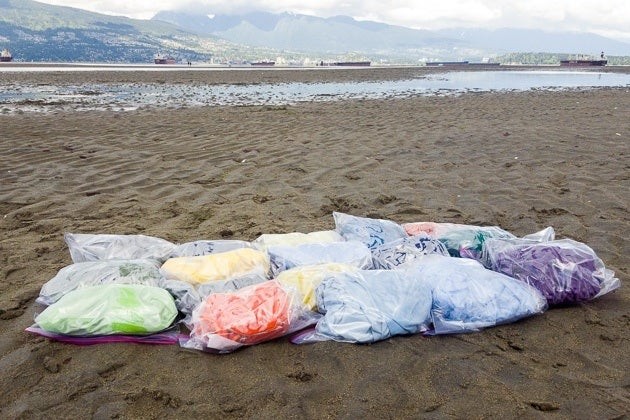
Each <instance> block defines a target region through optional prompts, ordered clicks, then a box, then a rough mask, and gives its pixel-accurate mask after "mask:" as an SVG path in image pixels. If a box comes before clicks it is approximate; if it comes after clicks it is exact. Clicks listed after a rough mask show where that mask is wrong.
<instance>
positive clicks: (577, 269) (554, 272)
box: [483, 239, 620, 305]
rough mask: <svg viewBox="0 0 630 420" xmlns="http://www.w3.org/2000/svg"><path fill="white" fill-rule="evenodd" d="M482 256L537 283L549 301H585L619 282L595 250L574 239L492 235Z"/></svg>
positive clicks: (492, 266) (506, 271) (490, 263)
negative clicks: (502, 238)
mask: <svg viewBox="0 0 630 420" xmlns="http://www.w3.org/2000/svg"><path fill="white" fill-rule="evenodd" d="M483 259H484V261H485V263H486V265H487V267H488V268H490V269H491V270H494V271H497V272H500V273H504V274H506V275H508V276H512V277H514V278H516V279H518V280H521V281H523V282H525V283H527V284H530V285H532V286H534V287H535V288H536V289H538V290H539V291H540V292H541V293H542V294H543V296H544V297H545V298H546V299H547V302H548V303H549V304H550V305H561V304H571V303H577V302H584V301H587V300H591V299H593V298H595V297H599V296H601V295H603V294H605V293H608V292H610V291H612V290H614V289H616V288H618V287H619V285H620V283H619V279H617V278H615V273H614V272H613V271H611V270H608V269H606V268H605V266H604V263H603V261H602V260H601V259H600V258H599V257H597V255H596V254H595V251H593V250H592V249H591V248H589V247H588V246H587V245H585V244H583V243H580V242H576V241H573V240H571V239H561V240H557V241H549V242H534V241H528V240H525V239H515V240H499V239H492V240H489V241H487V242H486V244H485V246H484V258H483Z"/></svg>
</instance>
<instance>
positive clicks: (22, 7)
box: [0, 0, 630, 64]
mask: <svg viewBox="0 0 630 420" xmlns="http://www.w3.org/2000/svg"><path fill="white" fill-rule="evenodd" d="M1 48H9V49H10V50H11V51H12V53H13V55H14V57H15V60H16V61H61V62H65V61H74V62H130V63H135V62H151V60H152V58H153V56H154V54H156V53H157V52H160V53H164V54H169V55H173V56H174V57H176V58H177V59H179V60H182V61H186V60H192V61H203V62H207V61H210V60H213V61H215V62H217V61H218V62H229V61H236V62H244V61H248V60H254V61H255V60H259V59H263V58H264V59H277V58H281V59H284V60H286V61H287V62H289V61H297V62H304V61H307V60H316V61H319V60H328V59H342V60H343V59H347V58H350V59H356V58H361V59H369V60H372V61H383V62H390V63H408V64H414V63H416V64H417V63H418V62H420V61H426V60H479V59H481V58H483V57H496V56H498V55H502V54H506V53H513V52H534V53H535V52H550V53H556V54H565V55H568V54H580V53H588V54H599V52H600V51H605V52H606V54H608V55H619V56H630V44H629V43H625V42H620V41H616V40H612V39H609V38H604V37H602V36H598V35H594V34H590V33H556V32H545V31H537V30H523V29H509V28H506V29H499V30H488V29H457V28H455V29H448V30H440V31H428V30H417V29H411V28H406V27H401V26H395V25H388V24H384V23H378V22H370V21H358V20H355V19H353V18H351V17H348V16H334V17H330V18H320V17H315V16H307V15H300V14H293V13H278V14H272V13H267V12H254V13H247V14H242V15H216V16H213V15H210V16H208V15H205V14H195V13H190V12H188V13H186V12H178V11H163V12H159V13H157V14H156V15H155V16H154V17H153V19H151V20H139V19H130V18H126V17H120V16H110V15H103V14H98V13H92V12H87V11H84V10H80V9H75V8H70V7H62V6H53V5H48V4H43V3H38V2H36V1H33V0H0V49H1Z"/></svg>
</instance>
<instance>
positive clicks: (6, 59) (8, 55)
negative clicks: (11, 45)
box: [0, 48, 13, 63]
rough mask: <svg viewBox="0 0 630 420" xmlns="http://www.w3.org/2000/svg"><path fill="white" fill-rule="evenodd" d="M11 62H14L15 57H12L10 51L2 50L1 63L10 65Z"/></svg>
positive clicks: (0, 54)
mask: <svg viewBox="0 0 630 420" xmlns="http://www.w3.org/2000/svg"><path fill="white" fill-rule="evenodd" d="M10 61H13V56H12V55H11V53H10V52H9V50H7V49H6V48H5V49H3V50H2V52H1V53H0V62H1V63H8V62H10Z"/></svg>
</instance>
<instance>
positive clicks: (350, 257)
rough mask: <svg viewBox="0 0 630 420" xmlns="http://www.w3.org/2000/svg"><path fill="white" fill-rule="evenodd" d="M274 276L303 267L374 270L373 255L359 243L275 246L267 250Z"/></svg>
mask: <svg viewBox="0 0 630 420" xmlns="http://www.w3.org/2000/svg"><path fill="white" fill-rule="evenodd" d="M267 252H268V253H269V257H270V259H271V271H272V273H273V274H274V275H278V274H279V273H280V272H282V271H284V270H287V269H289V268H293V267H299V266H303V265H314V264H325V263H340V264H348V265H352V266H354V267H357V268H363V269H370V268H372V254H371V252H370V250H369V249H368V248H367V247H366V246H365V245H363V243H361V242H359V241H347V242H345V241H344V242H331V243H328V244H301V245H296V246H287V245H274V246H270V247H269V248H267Z"/></svg>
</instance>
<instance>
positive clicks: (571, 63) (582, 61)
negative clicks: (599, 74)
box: [560, 51, 608, 67]
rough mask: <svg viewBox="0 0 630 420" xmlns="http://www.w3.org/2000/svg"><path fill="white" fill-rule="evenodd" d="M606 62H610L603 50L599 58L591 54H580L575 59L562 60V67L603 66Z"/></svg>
mask: <svg viewBox="0 0 630 420" xmlns="http://www.w3.org/2000/svg"><path fill="white" fill-rule="evenodd" d="M606 64H608V60H606V55H605V54H604V52H603V51H602V53H601V54H600V59H599V60H597V59H593V58H591V57H589V56H578V57H576V58H575V59H573V60H572V59H569V60H560V66H562V67H603V66H605V65H606Z"/></svg>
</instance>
